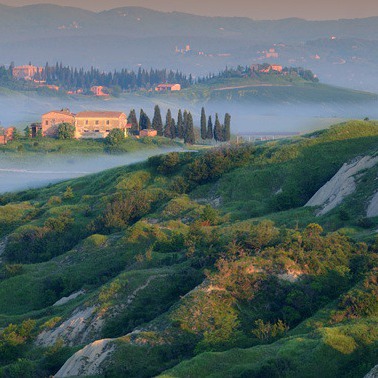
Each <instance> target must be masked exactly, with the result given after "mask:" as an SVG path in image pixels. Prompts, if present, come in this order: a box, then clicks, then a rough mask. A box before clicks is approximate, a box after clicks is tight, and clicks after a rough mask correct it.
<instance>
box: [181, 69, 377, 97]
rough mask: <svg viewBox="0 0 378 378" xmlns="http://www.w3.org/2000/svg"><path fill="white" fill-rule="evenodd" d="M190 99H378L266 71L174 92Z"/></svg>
mask: <svg viewBox="0 0 378 378" xmlns="http://www.w3.org/2000/svg"><path fill="white" fill-rule="evenodd" d="M175 96H177V97H182V98H186V99H189V100H197V101H200V100H201V101H209V100H227V101H238V102H251V101H257V102H274V103H276V104H277V103H294V104H295V103H307V102H308V103H312V102H315V103H324V102H332V103H355V102H365V101H377V99H378V96H377V95H375V94H373V93H368V92H363V91H357V90H352V89H346V88H341V87H335V86H331V85H326V84H321V83H312V82H308V81H305V80H303V79H301V78H300V77H291V76H290V77H286V76H276V75H266V76H264V77H263V78H222V79H218V78H215V79H213V81H210V82H209V83H207V84H197V85H194V86H192V87H190V88H187V89H184V90H182V91H181V92H180V93H177V94H175Z"/></svg>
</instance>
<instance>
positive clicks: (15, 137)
mask: <svg viewBox="0 0 378 378" xmlns="http://www.w3.org/2000/svg"><path fill="white" fill-rule="evenodd" d="M20 138H21V134H20V132H19V131H18V130H17V129H16V128H14V129H13V132H12V140H19V139H20Z"/></svg>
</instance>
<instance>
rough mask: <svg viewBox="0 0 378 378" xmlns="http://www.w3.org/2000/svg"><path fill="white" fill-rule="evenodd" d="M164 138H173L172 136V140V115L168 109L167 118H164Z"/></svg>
mask: <svg viewBox="0 0 378 378" xmlns="http://www.w3.org/2000/svg"><path fill="white" fill-rule="evenodd" d="M164 136H165V137H166V138H171V139H173V138H174V136H173V138H172V114H171V110H170V109H168V111H167V116H166V118H165V126H164Z"/></svg>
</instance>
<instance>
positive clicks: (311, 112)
mask: <svg viewBox="0 0 378 378" xmlns="http://www.w3.org/2000/svg"><path fill="white" fill-rule="evenodd" d="M156 104H158V105H159V106H160V108H161V110H162V115H163V118H164V117H165V112H166V110H167V109H168V108H170V109H171V110H172V114H173V117H174V118H176V116H177V111H178V109H179V108H182V109H188V110H190V111H191V112H192V114H193V116H194V122H195V124H196V125H197V126H198V124H199V118H200V111H201V107H202V106H205V109H206V111H207V114H208V115H210V114H212V115H214V114H215V113H219V115H220V117H221V121H222V118H223V116H224V113H225V112H228V113H230V114H231V116H232V132H233V133H246V132H263V131H267V132H283V131H284V132H306V131H310V130H313V129H318V128H322V127H327V126H329V125H331V124H333V123H337V122H339V121H340V120H341V119H348V118H357V119H363V118H365V117H369V118H378V103H377V102H376V101H374V102H370V103H367V104H364V103H345V104H343V103H315V104H304V103H298V104H288V105H283V104H277V105H274V104H273V105H272V104H270V105H256V104H254V105H244V104H243V105H242V104H238V103H235V102H234V103H231V102H222V103H220V102H218V103H216V102H209V103H202V102H197V103H193V102H186V101H180V100H177V99H175V98H173V97H165V96H162V97H161V98H159V99H157V98H156V97H151V98H149V97H147V96H138V95H126V96H123V97H121V98H112V99H110V100H103V99H96V98H91V97H88V98H85V97H82V98H66V97H47V96H43V97H42V96H38V95H36V94H30V95H29V96H27V95H24V94H19V95H15V96H1V94H0V125H2V126H10V125H15V126H17V127H19V128H20V129H23V128H24V127H25V126H26V125H27V124H28V123H31V122H36V121H39V120H40V117H41V114H43V113H45V112H48V111H50V110H54V109H61V108H66V107H68V108H70V109H71V111H73V112H79V111H83V110H119V111H123V112H125V113H127V114H128V113H129V111H130V109H132V108H134V109H136V111H137V113H138V112H139V110H140V108H143V109H144V110H145V111H146V112H147V113H148V115H149V116H150V118H152V116H153V108H154V106H155V105H156Z"/></svg>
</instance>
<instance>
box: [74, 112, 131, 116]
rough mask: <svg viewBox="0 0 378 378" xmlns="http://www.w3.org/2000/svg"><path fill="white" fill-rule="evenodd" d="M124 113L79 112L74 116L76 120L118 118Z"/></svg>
mask: <svg viewBox="0 0 378 378" xmlns="http://www.w3.org/2000/svg"><path fill="white" fill-rule="evenodd" d="M124 114H125V113H123V112H107V111H103V112H92V111H86V112H80V113H77V114H76V118H119V117H121V116H122V115H124Z"/></svg>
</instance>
